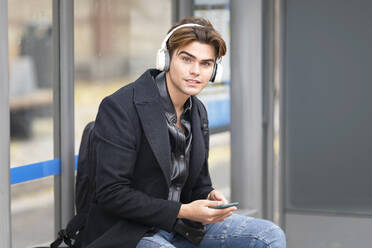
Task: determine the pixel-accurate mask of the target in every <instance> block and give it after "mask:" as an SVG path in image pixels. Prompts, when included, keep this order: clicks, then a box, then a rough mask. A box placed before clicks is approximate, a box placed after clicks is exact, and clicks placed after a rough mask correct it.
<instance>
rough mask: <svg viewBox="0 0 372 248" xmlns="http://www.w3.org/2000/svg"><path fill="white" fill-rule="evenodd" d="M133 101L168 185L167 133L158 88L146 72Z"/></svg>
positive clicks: (169, 154)
mask: <svg viewBox="0 0 372 248" xmlns="http://www.w3.org/2000/svg"><path fill="white" fill-rule="evenodd" d="M146 74H147V75H146ZM141 79H142V80H141ZM134 103H135V105H136V109H137V111H138V115H139V118H140V120H141V124H142V128H143V131H144V134H145V136H146V138H147V140H148V142H149V144H150V147H151V149H152V151H153V153H154V156H155V158H156V160H157V162H158V163H159V165H160V167H161V169H162V171H163V173H164V177H165V179H166V181H167V184H168V186H169V185H170V164H171V151H170V142H169V133H168V129H167V124H166V120H165V116H164V113H163V112H164V111H163V109H162V105H161V102H160V96H159V93H158V89H157V88H156V85H155V81H154V79H153V77H152V76H151V74H150V73H148V72H147V73H145V74H144V75H143V76H142V77H141V78H140V79H139V82H138V84H137V85H136V87H135V90H134Z"/></svg>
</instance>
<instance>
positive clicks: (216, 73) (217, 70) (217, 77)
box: [156, 23, 223, 82]
mask: <svg viewBox="0 0 372 248" xmlns="http://www.w3.org/2000/svg"><path fill="white" fill-rule="evenodd" d="M185 27H204V26H202V25H199V24H196V23H187V24H182V25H180V26H178V27H176V28H174V29H173V30H172V31H171V32H169V34H168V35H167V36H166V37H165V39H164V40H163V42H162V43H161V47H160V49H159V50H158V52H157V54H156V69H158V70H160V71H168V70H169V65H170V56H169V52H168V49H167V41H168V40H169V38H170V37H171V36H172V34H173V33H174V32H175V31H176V30H177V29H180V28H185ZM222 70H223V68H222V65H221V60H218V61H216V63H214V66H213V72H212V76H211V79H210V80H209V81H211V82H221V78H222Z"/></svg>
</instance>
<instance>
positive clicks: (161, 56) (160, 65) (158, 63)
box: [156, 49, 165, 71]
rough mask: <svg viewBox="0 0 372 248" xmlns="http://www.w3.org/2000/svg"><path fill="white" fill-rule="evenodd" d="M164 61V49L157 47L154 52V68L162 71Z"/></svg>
mask: <svg viewBox="0 0 372 248" xmlns="http://www.w3.org/2000/svg"><path fill="white" fill-rule="evenodd" d="M164 63H165V58H164V50H163V49H159V50H158V52H157V53H156V69H158V70H159V71H163V70H164Z"/></svg>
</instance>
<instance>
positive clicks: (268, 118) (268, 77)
mask: <svg viewBox="0 0 372 248" xmlns="http://www.w3.org/2000/svg"><path fill="white" fill-rule="evenodd" d="M274 21H275V20H274V1H273V0H264V1H263V46H264V48H263V123H262V124H263V138H262V142H263V145H262V151H263V152H262V161H263V162H262V164H263V178H262V180H263V183H262V187H263V192H264V197H263V217H264V218H266V219H269V220H273V212H274V184H273V182H274V160H275V155H274V90H275V87H274V75H275V63H274V56H275V53H274V50H275V45H274V43H275V40H274V39H275V36H274V27H275V26H274Z"/></svg>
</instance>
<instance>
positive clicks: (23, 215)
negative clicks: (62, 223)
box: [8, 0, 54, 247]
mask: <svg viewBox="0 0 372 248" xmlns="http://www.w3.org/2000/svg"><path fill="white" fill-rule="evenodd" d="M8 18H9V29H8V30H9V83H10V122H11V144H10V153H11V154H10V161H11V166H12V167H14V166H20V165H25V164H30V163H35V162H38V161H44V160H50V159H53V117H52V114H53V113H52V110H53V108H52V104H53V94H52V69H53V68H52V65H53V63H52V59H53V58H52V36H51V35H52V1H50V0H35V1H27V0H12V1H9V2H8ZM11 191H12V192H11V193H12V198H11V201H12V234H13V247H29V246H33V245H37V244H41V243H45V242H49V241H50V240H52V239H53V236H54V229H53V226H54V221H53V217H54V212H53V211H54V207H53V178H46V179H42V180H38V181H34V182H30V183H24V184H19V185H14V186H12V189H11ZM35 226H37V227H38V228H37V229H35V228H34V227H35Z"/></svg>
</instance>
